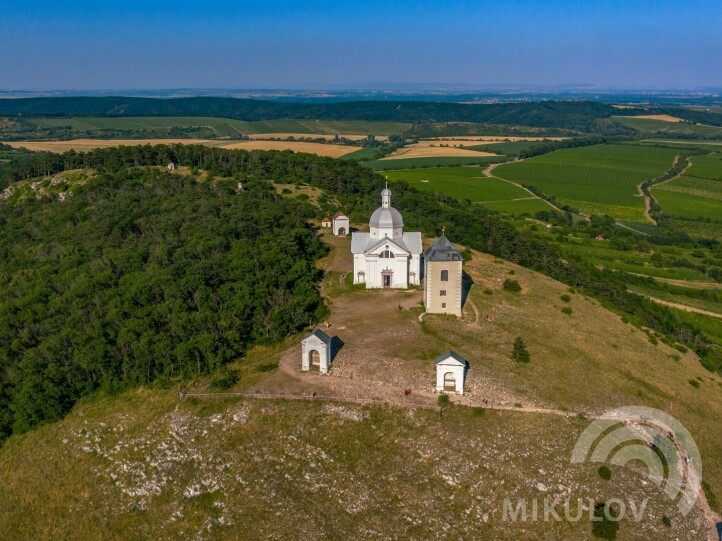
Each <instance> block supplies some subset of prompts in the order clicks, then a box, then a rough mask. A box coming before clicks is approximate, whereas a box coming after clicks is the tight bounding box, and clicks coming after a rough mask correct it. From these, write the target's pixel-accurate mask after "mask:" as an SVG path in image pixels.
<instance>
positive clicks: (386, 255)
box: [379, 250, 396, 258]
mask: <svg viewBox="0 0 722 541" xmlns="http://www.w3.org/2000/svg"><path fill="white" fill-rule="evenodd" d="M379 257H383V258H389V257H396V256H395V255H394V254H393V252H391V251H390V250H384V251H383V252H381V254H380V255H379Z"/></svg>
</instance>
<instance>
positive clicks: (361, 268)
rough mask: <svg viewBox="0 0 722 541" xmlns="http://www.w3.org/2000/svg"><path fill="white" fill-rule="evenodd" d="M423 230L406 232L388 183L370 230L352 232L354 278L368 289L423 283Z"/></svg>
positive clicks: (401, 287) (400, 287)
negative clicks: (394, 204)
mask: <svg viewBox="0 0 722 541" xmlns="http://www.w3.org/2000/svg"><path fill="white" fill-rule="evenodd" d="M422 250H423V248H422V244H421V233H420V232H418V231H415V232H409V233H404V220H403V218H402V217H401V213H400V212H399V211H398V210H396V209H395V208H394V207H392V206H391V190H389V188H388V185H387V186H386V188H385V189H384V190H383V191H382V192H381V206H380V207H379V208H378V209H376V211H374V213H373V214H372V215H371V219H370V220H369V232H368V233H365V232H358V231H356V232H354V233H353V234H352V235H351V252H352V253H353V281H354V283H355V284H365V285H366V288H367V289H378V288H393V289H405V288H407V287H409V286H410V285H420V284H421V253H422Z"/></svg>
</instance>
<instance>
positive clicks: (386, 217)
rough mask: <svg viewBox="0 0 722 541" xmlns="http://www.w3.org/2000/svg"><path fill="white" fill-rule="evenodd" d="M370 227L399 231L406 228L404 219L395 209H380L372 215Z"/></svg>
mask: <svg viewBox="0 0 722 541" xmlns="http://www.w3.org/2000/svg"><path fill="white" fill-rule="evenodd" d="M369 225H370V226H371V227H378V228H393V229H397V228H399V227H404V219H403V218H402V217H401V213H400V212H399V211H398V210H396V209H395V208H394V207H379V208H377V209H376V210H375V211H374V213H373V214H372V215H371V219H370V220H369Z"/></svg>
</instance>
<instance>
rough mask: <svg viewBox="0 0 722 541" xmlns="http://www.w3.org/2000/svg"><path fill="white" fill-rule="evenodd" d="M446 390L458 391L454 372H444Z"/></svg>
mask: <svg viewBox="0 0 722 541" xmlns="http://www.w3.org/2000/svg"><path fill="white" fill-rule="evenodd" d="M444 390H445V391H456V378H455V377H454V373H453V372H447V373H446V374H444Z"/></svg>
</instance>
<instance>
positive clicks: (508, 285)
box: [504, 278, 521, 293]
mask: <svg viewBox="0 0 722 541" xmlns="http://www.w3.org/2000/svg"><path fill="white" fill-rule="evenodd" d="M504 289H505V290H506V291H512V292H514V293H519V292H520V291H521V286H520V285H519V282H517V281H516V280H512V279H511V278H507V279H506V280H504Z"/></svg>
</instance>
